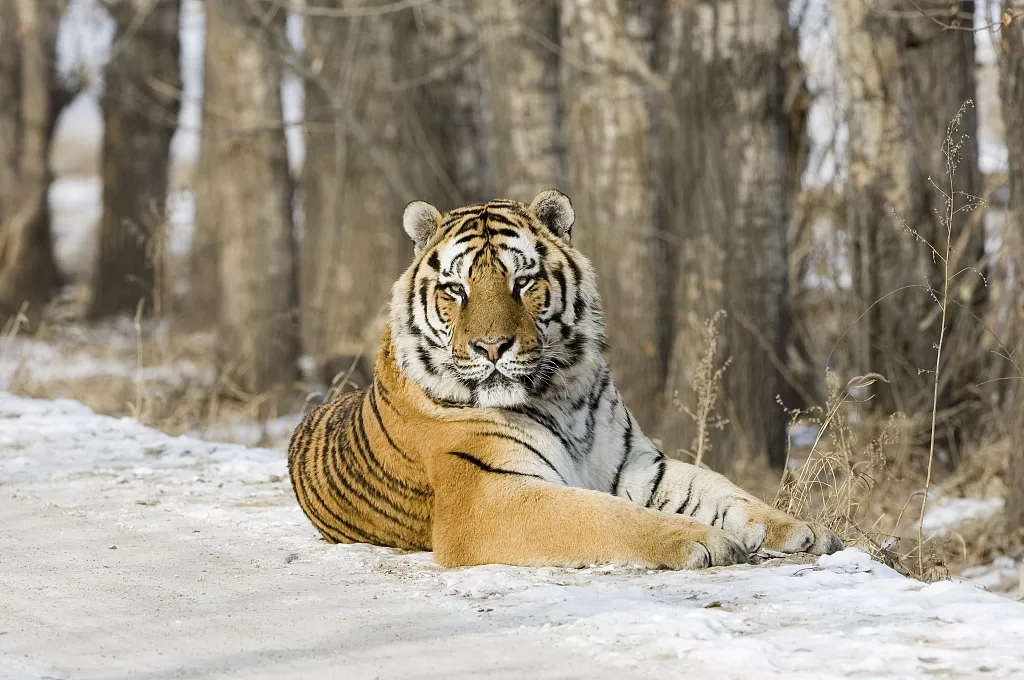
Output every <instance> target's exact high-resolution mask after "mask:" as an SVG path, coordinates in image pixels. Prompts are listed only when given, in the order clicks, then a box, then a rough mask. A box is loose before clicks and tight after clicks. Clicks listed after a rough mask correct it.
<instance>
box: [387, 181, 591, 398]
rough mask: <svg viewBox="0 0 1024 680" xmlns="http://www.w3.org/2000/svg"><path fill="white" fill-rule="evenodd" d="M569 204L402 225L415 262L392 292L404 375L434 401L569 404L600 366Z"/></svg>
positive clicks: (586, 270) (431, 216) (514, 204)
mask: <svg viewBox="0 0 1024 680" xmlns="http://www.w3.org/2000/svg"><path fill="white" fill-rule="evenodd" d="M574 221H575V212H574V211H573V208H572V205H571V204H570V202H569V199H568V197H566V196H565V195H564V194H562V193H561V192H558V191H544V192H542V193H540V194H539V195H538V196H537V197H536V198H535V199H534V200H533V202H532V203H531V204H529V205H526V204H525V203H520V202H518V201H510V200H497V201H491V202H490V203H485V204H482V205H474V206H469V207H464V208H456V209H455V210H451V211H449V212H447V213H444V214H442V213H440V212H439V211H438V210H437V209H436V208H434V206H432V205H429V204H428V203H424V202H422V201H414V202H412V203H410V204H409V205H408V206H407V207H406V209H405V214H404V217H403V226H404V228H405V231H406V233H407V234H408V235H409V237H410V238H411V239H412V240H413V244H414V248H415V258H414V261H413V263H412V265H411V266H410V267H409V268H408V269H407V270H406V272H405V273H404V274H403V275H402V277H401V278H400V279H399V280H398V282H397V283H396V284H395V286H394V288H393V290H392V300H391V314H390V326H391V337H392V340H393V342H394V345H395V351H396V355H397V359H398V364H399V367H400V369H401V370H402V371H403V372H404V373H405V374H406V375H407V376H408V377H410V378H412V379H413V380H414V381H416V382H417V383H418V384H419V385H420V386H421V387H422V388H423V389H424V391H425V392H426V393H427V394H428V395H430V396H431V397H433V398H434V399H437V400H441V401H447V402H454V403H458V404H465V405H472V406H481V407H506V408H511V407H516V406H521V405H524V404H526V403H528V402H529V401H530V400H531V399H532V398H537V397H543V396H545V395H546V394H548V393H549V392H551V391H553V390H560V391H561V392H563V393H570V394H571V393H572V392H573V391H574V389H576V388H577V387H578V384H579V383H580V381H581V379H582V378H583V377H585V376H587V375H592V374H594V373H595V372H596V368H597V365H598V364H599V363H600V362H601V361H603V359H602V351H603V348H604V319H603V314H602V312H601V303H600V299H599V297H598V294H597V285H596V281H595V276H594V271H593V268H592V267H591V265H590V263H589V261H588V260H587V259H586V258H585V257H584V256H583V255H582V254H581V253H580V252H579V251H577V250H576V249H575V248H573V247H572V245H571V243H570V236H571V230H572V226H573V222H574Z"/></svg>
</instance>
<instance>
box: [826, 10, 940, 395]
mask: <svg viewBox="0 0 1024 680" xmlns="http://www.w3.org/2000/svg"><path fill="white" fill-rule="evenodd" d="M833 8H834V12H835V17H836V48H837V55H838V58H837V61H838V64H839V68H840V74H841V77H842V79H843V82H844V83H845V84H846V101H845V102H844V103H845V111H846V120H847V124H848V128H849V141H848V143H847V147H848V154H849V162H850V180H849V184H848V186H847V193H848V195H847V200H846V201H845V205H846V210H847V215H846V223H847V226H848V230H849V236H850V241H851V251H850V252H851V265H852V270H853V281H854V289H855V292H856V296H855V297H856V308H855V309H854V310H851V314H850V319H851V320H852V319H856V318H857V317H858V315H860V314H861V313H863V312H867V313H866V314H865V316H864V317H863V318H861V319H860V320H859V321H858V322H857V324H856V326H855V327H854V330H853V332H852V333H851V334H850V336H848V337H851V338H852V341H853V344H854V352H853V353H854V355H855V359H854V362H855V368H854V369H853V370H856V371H858V372H861V373H863V372H867V371H875V372H878V373H881V374H883V375H885V376H886V377H887V378H888V380H889V381H890V383H889V384H888V385H884V386H880V387H879V389H877V394H876V396H875V398H874V400H873V402H872V403H873V405H874V407H875V408H876V409H877V410H878V411H879V412H880V413H883V414H884V413H892V412H894V411H901V412H904V413H913V412H914V411H913V410H912V409H920V407H921V403H920V402H919V401H918V400H917V399H915V395H921V394H922V393H923V392H922V390H926V389H927V385H928V381H929V380H930V379H931V376H932V375H933V374H930V373H920V372H919V369H925V370H927V369H928V366H929V361H930V365H931V366H932V367H933V368H934V360H935V355H934V350H932V345H933V344H934V342H935V341H936V339H937V338H934V337H931V336H928V337H925V335H924V334H922V333H920V332H919V331H918V329H917V326H918V323H919V322H920V320H921V317H920V315H919V314H918V313H917V312H916V310H920V309H921V308H922V307H921V305H922V300H930V299H931V298H930V296H929V295H928V293H927V291H925V290H923V289H922V288H921V286H923V285H924V283H925V279H924V275H925V272H924V271H922V262H923V261H924V260H927V259H928V258H927V252H926V251H925V250H924V249H925V248H926V246H924V245H923V244H920V243H918V242H917V241H916V240H915V239H914V237H913V236H912V235H910V234H909V233H907V232H906V230H905V229H904V228H903V226H902V224H903V223H902V222H901V220H902V221H905V222H906V224H907V225H909V226H910V227H912V228H914V227H915V221H916V219H917V218H918V217H919V216H920V215H921V214H922V211H923V210H924V207H923V205H922V193H921V192H920V191H919V185H918V183H917V176H916V171H917V166H916V162H915V156H914V151H915V149H914V143H913V138H912V133H911V130H912V128H911V126H910V125H911V124H910V121H909V120H908V115H907V113H908V107H909V102H910V93H909V85H908V83H907V76H906V69H905V64H904V59H903V54H902V49H903V45H902V43H901V39H902V33H901V30H900V25H899V23H898V20H897V19H894V18H891V17H889V16H887V15H885V14H879V13H876V12H874V11H873V10H874V8H875V2H873V0H850V1H849V2H842V3H836V4H835V5H833ZM928 274H929V275H930V278H929V279H928V280H929V281H934V272H928ZM908 287H909V288H908ZM908 310H912V311H910V313H908ZM929 355H930V357H931V358H930V360H925V358H926V357H927V356H929ZM849 377H851V376H848V375H847V376H844V378H849Z"/></svg>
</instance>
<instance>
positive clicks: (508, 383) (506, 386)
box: [473, 371, 530, 408]
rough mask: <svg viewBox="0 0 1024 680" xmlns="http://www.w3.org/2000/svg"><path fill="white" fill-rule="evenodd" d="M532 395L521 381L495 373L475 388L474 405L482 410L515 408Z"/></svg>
mask: <svg viewBox="0 0 1024 680" xmlns="http://www.w3.org/2000/svg"><path fill="white" fill-rule="evenodd" d="M529 397H530V394H529V391H528V390H527V388H526V385H524V384H523V383H522V382H521V381H519V380H517V379H516V378H513V377H509V376H507V375H505V374H504V373H501V372H499V371H494V372H493V373H491V374H490V375H489V376H487V378H485V379H484V380H483V381H481V382H479V383H477V384H476V385H475V386H474V388H473V401H474V405H476V406H478V407H480V408H515V407H517V406H522V405H523V404H525V403H526V402H527V401H528V400H529Z"/></svg>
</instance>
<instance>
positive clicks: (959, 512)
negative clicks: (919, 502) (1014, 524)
mask: <svg viewBox="0 0 1024 680" xmlns="http://www.w3.org/2000/svg"><path fill="white" fill-rule="evenodd" d="M1004 503H1005V501H1004V500H1003V499H1002V498H943V499H940V500H939V501H938V502H936V503H934V504H932V503H929V504H928V509H927V514H925V517H924V530H925V531H926V532H928V533H929V534H931V535H936V534H944V533H947V532H948V531H949V530H950V529H953V528H955V527H956V526H957V525H958V524H960V523H962V522H967V521H970V520H974V519H986V518H988V517H991V516H992V515H994V514H996V513H997V512H999V511H1000V510H1002V509H1003V504H1004Z"/></svg>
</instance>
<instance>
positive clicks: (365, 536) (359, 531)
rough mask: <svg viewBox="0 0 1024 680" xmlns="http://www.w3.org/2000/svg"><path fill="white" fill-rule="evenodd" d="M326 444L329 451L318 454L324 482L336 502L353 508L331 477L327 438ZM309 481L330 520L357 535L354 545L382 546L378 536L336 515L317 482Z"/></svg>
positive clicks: (321, 450) (321, 451)
mask: <svg viewBox="0 0 1024 680" xmlns="http://www.w3.org/2000/svg"><path fill="white" fill-rule="evenodd" d="M324 443H325V444H326V445H327V450H326V451H325V450H324V448H320V449H318V450H317V453H318V454H319V458H320V472H321V474H322V475H323V478H324V481H326V482H327V487H328V491H330V492H331V494H332V496H333V498H334V499H335V500H337V501H339V502H344V503H345V504H346V505H348V506H349V507H350V508H351V507H352V504H351V503H349V502H348V500H347V499H346V498H345V497H344V496H342V494H341V492H340V490H339V489H338V487H337V485H336V484H335V483H334V479H333V477H331V475H330V472H329V470H328V468H329V466H328V459H327V454H328V453H329V452H330V442H329V440H328V439H327V438H325V442H324ZM309 481H310V485H311V486H312V487H313V493H314V496H315V498H316V499H317V500H318V501H319V502H320V505H321V506H322V507H323V509H324V510H325V511H326V512H327V514H328V515H329V516H330V518H331V519H333V520H334V521H335V522H336V523H337V524H340V525H342V526H343V527H345V528H346V529H347V530H348V532H349V533H354V534H355V538H353V539H350V540H352V542H353V543H355V542H361V543H377V544H380V542H381V541H380V539H379V538H377V537H376V536H374V535H373V534H371V533H370V532H368V531H366V530H365V529H363V528H362V527H359V526H356V525H355V524H353V523H352V522H350V521H348V520H347V519H345V518H343V517H342V516H341V515H339V514H338V513H336V512H335V511H334V510H333V509H332V508H331V507H330V506H328V505H327V503H326V502H325V501H324V499H323V496H321V495H320V490H319V489H317V488H316V485H315V484H314V481H315V480H313V479H310V480H309ZM353 509H354V508H353ZM335 528H337V527H335ZM360 537H361V538H360Z"/></svg>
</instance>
